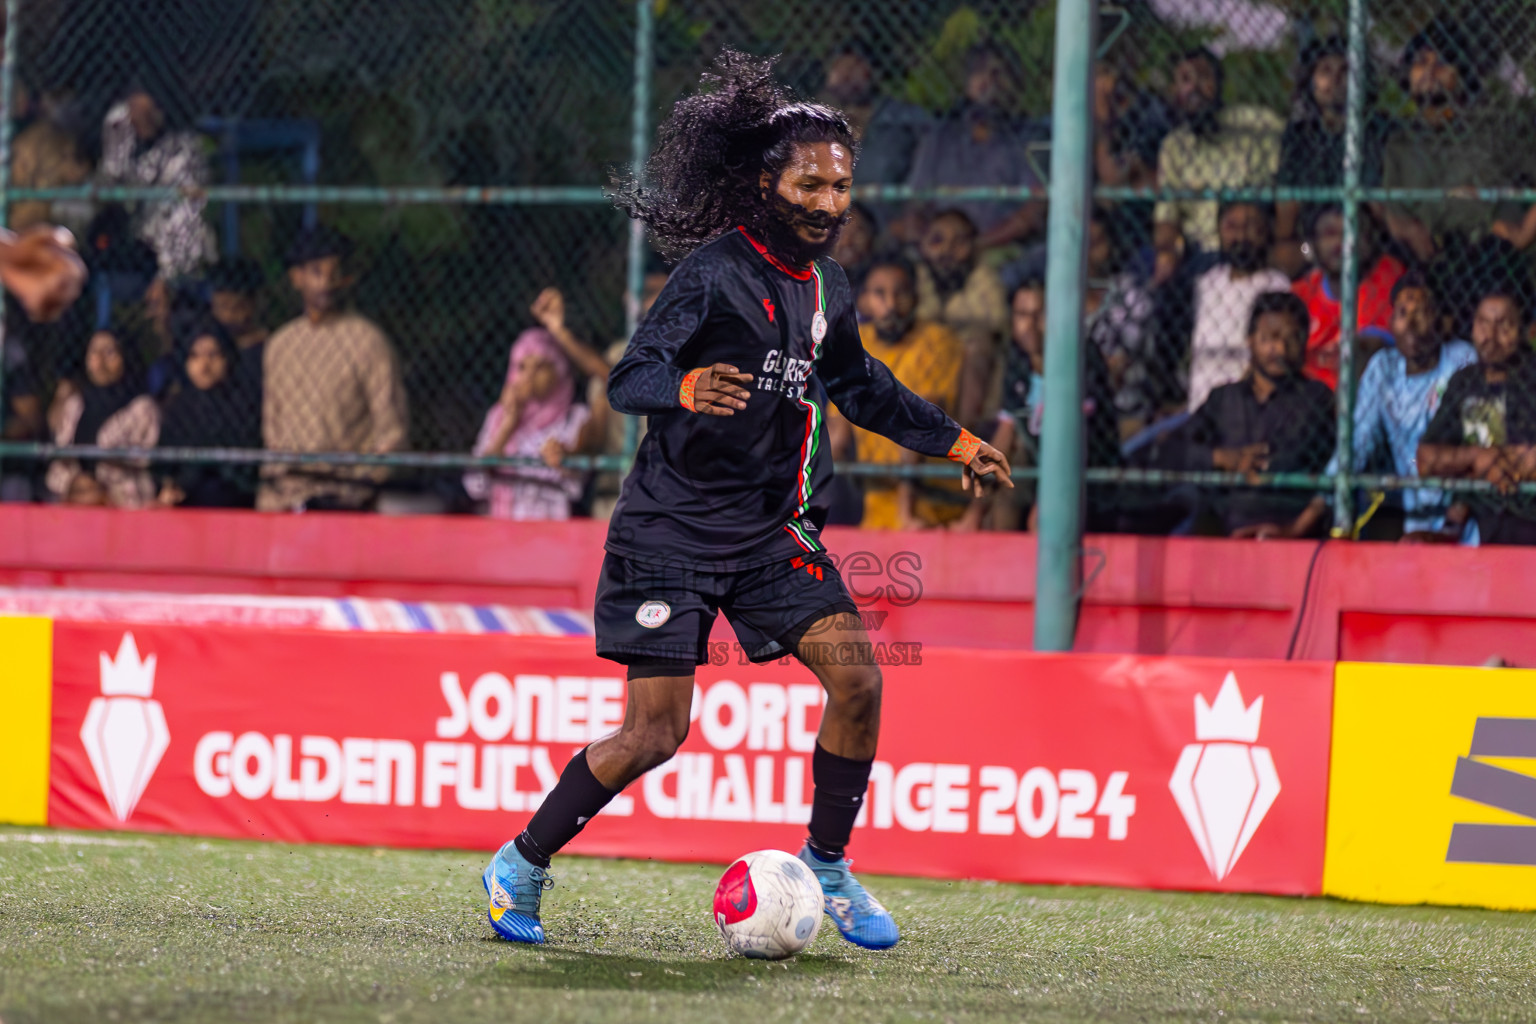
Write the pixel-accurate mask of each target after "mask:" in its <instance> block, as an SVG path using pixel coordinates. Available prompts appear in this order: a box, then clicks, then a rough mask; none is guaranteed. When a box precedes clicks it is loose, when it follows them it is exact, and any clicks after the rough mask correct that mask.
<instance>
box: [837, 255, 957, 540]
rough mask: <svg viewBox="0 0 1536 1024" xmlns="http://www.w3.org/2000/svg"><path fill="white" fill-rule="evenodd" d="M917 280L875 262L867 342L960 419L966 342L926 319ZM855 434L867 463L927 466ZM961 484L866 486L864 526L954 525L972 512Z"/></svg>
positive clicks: (872, 482) (890, 444) (876, 481)
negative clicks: (959, 396)
mask: <svg viewBox="0 0 1536 1024" xmlns="http://www.w3.org/2000/svg"><path fill="white" fill-rule="evenodd" d="M916 277H917V275H916V272H915V271H914V269H913V267H912V264H911V263H909V262H908V261H907V260H906V258H905V257H902V256H897V255H882V256H878V257H876V258H875V261H874V263H873V264H872V265H871V266H870V268H869V276H868V277H866V278H865V280H864V292H863V294H862V295H860V297H859V301H860V303H861V304H863V306H864V309H865V312H866V313H867V314H868V316H869V318H870V322H869V323H866V324H865V325H864V326H862V327H860V328H859V339H860V340H861V341H862V342H863V343H864V350H865V351H866V352H868V353H869V354H870V355H871V356H872V357H874V358H875V359H878V360H880V361H881V362H882V363H884V364H885V365H886V366H888V367H890V369H891V372H892V373H893V374H895V376H896V379H897V380H899V381H901V382H902V383H903V384H905V385H906V386H907V387H908V388H911V389H912V390H913V391H914V392H916V393H917V394H919V395H921V396H922V397H924V398H926V399H927V400H928V401H930V402H933V403H934V404H935V405H939V406H942V407H943V408H944V409H945V410H946V411H949V412H953V410H954V408H955V398H956V392H957V391H958V390H959V387H960V360H961V343H960V339H959V338H957V337H955V335H954V334H953V333H951V332H950V331H949V329H948V328H946V327H944V326H943V325H942V324H937V323H933V322H931V321H925V320H921V319H919V318H918V316H917V293H916V287H915V282H916ZM834 415H836V414H835V412H834ZM830 419H831V417H829V420H830ZM828 429H829V430H830V429H831V428H830V427H829V428H828ZM839 429H841V428H839ZM853 433H854V438H855V442H854V443H855V445H856V447H857V449H858V456H859V461H860V462H876V463H881V464H884V465H917V464H918V463H920V462H922V460H923V457H922V456H921V455H918V454H917V453H915V452H909V451H907V450H906V449H905V448H903V447H901V446H900V445H898V444H897V443H896V442H894V441H891V440H889V439H887V438H884V437H881V436H880V435H879V434H875V433H872V432H870V431H867V430H864V429H862V428H859V427H854V428H853ZM959 484H960V481H959V480H958V479H955V480H952V481H951V480H943V481H937V480H935V481H927V480H925V481H921V482H918V481H914V480H912V479H911V478H903V479H900V480H895V479H890V478H866V480H865V490H864V520H863V523H862V525H863V527H864V528H865V529H867V530H912V529H919V528H922V527H928V526H939V525H942V524H944V523H948V522H952V521H954V520H956V519H958V518H960V516H961V515H962V514H963V513H964V512H965V508H966V496H965V493H964V492H963V491H961V490H960V486H959Z"/></svg>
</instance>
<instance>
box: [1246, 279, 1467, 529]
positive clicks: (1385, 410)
mask: <svg viewBox="0 0 1536 1024" xmlns="http://www.w3.org/2000/svg"><path fill="white" fill-rule="evenodd" d="M1391 297H1392V333H1393V335H1394V336H1395V337H1396V339H1397V345H1396V347H1395V348H1384V349H1382V350H1381V351H1379V352H1377V353H1376V354H1375V355H1373V356H1372V357H1371V361H1370V364H1369V365H1368V366H1366V368H1365V374H1364V376H1362V377H1361V378H1360V387H1359V388H1358V389H1357V390H1356V393H1355V411H1354V419H1355V431H1354V472H1356V473H1363V472H1365V471H1366V470H1367V469H1368V468H1369V467H1370V465H1371V462H1372V459H1373V457H1374V456H1375V454H1376V452H1377V450H1378V449H1379V448H1380V447H1381V446H1382V443H1383V442H1385V443H1386V447H1387V451H1388V454H1389V455H1390V456H1391V459H1392V472H1393V473H1395V474H1396V475H1398V476H1418V475H1419V464H1418V452H1419V440H1420V439H1421V438H1422V437H1423V436H1424V431H1425V428H1427V427H1428V426H1429V421H1430V419H1431V418H1432V417H1433V416H1434V415H1435V413H1436V412H1438V411H1439V409H1440V404H1441V398H1442V396H1444V395H1445V393H1446V389H1447V387H1448V386H1449V384H1450V380H1451V377H1452V376H1453V375H1454V374H1455V373H1456V372H1457V371H1458V370H1460V369H1461V368H1462V367H1464V366H1470V365H1472V364H1473V363H1476V362H1477V351H1476V350H1475V349H1474V348H1473V347H1472V346H1471V345H1469V344H1467V343H1466V342H1465V341H1447V342H1443V343H1442V341H1441V339H1440V320H1441V316H1440V309H1439V305H1438V302H1437V301H1436V298H1435V293H1434V290H1433V289H1432V288H1431V287H1430V285H1429V281H1428V279H1427V278H1425V277H1424V275H1423V274H1420V273H1418V272H1417V271H1410V272H1408V273H1406V274H1404V275H1403V276H1401V277H1399V278H1398V280H1397V282H1396V283H1395V284H1394V285H1393V287H1392V296H1391ZM1315 326H1316V325H1315V324H1314V327H1315ZM1337 469H1338V457H1337V456H1335V457H1334V459H1333V460H1332V461H1330V462H1329V463H1328V470H1327V472H1328V473H1330V474H1332V473H1335V472H1337ZM1402 503H1403V513H1404V518H1403V535H1404V539H1407V540H1438V539H1453V538H1448V537H1446V535H1445V534H1444V530H1445V528H1446V527H1445V513H1446V509H1447V507H1448V506H1449V505H1450V499H1449V497H1448V496H1447V495H1445V494H1444V493H1443V492H1442V491H1439V490H1436V489H1434V488H1429V487H1420V488H1417V489H1411V490H1407V491H1404V492H1403V494H1402ZM1326 512H1327V498H1325V497H1318V498H1314V499H1313V501H1312V504H1311V505H1309V506H1308V507H1307V511H1305V512H1303V513H1302V514H1301V516H1299V517H1298V518H1297V520H1296V522H1295V523H1293V524H1292V525H1291V527H1290V528H1289V529H1286V530H1281V531H1279V532H1278V533H1277V535H1279V536H1290V537H1304V536H1307V535H1309V534H1311V533H1313V532H1315V530H1316V528H1317V527H1318V526H1319V525H1321V524H1322V521H1323V516H1324V515H1325V514H1326ZM1456 532H1457V533H1459V532H1460V531H1459V530H1458V531H1456Z"/></svg>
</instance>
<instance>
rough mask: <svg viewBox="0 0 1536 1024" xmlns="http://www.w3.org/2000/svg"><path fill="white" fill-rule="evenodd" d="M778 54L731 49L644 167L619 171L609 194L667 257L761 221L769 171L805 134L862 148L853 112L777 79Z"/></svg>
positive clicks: (678, 109) (670, 123) (662, 132)
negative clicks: (803, 95)
mask: <svg viewBox="0 0 1536 1024" xmlns="http://www.w3.org/2000/svg"><path fill="white" fill-rule="evenodd" d="M777 63H778V58H777V57H753V56H751V55H749V54H745V53H740V52H738V51H736V50H724V51H722V52H721V54H720V56H719V57H717V58H716V59H715V61H714V64H713V66H712V68H711V70H710V71H708V72H706V73H705V74H704V75H703V76H701V77H700V79H699V90H698V92H696V93H694V94H692V95H690V96H685V97H683V98H682V99H680V100H678V101H677V103H676V104H675V105H674V106H673V108H672V113H671V115H670V116H668V118H667V119H666V120H665V121H663V122H662V123H661V125H660V126H659V127H658V128H657V129H656V142H655V146H654V148H653V149H652V151H651V157H650V160H649V161H647V162H646V165H645V175H644V177H643V179H642V180H640V181H636V180H635V179H634V177H633V176H631V175H627V174H615V175H614V178H613V188H612V190H611V191H610V195H611V196H612V198H613V201H614V203H615V204H616V205H618V206H619V208H620V209H622V210H624V211H625V212H626V213H628V214H629V215H630V216H631V217H634V218H636V219H638V220H642V221H644V222H645V223H646V224H647V225H649V226H650V229H651V234H652V238H653V241H654V244H655V246H656V249H657V251H659V252H660V253H661V254H662V256H664V257H665V258H667V259H668V260H672V261H675V260H678V259H681V258H682V257H684V256H686V255H687V254H688V253H690V252H692V251H693V250H694V249H696V248H698V247H699V246H700V245H702V244H704V243H705V242H708V241H709V240H711V239H713V238H715V237H716V236H718V235H720V234H721V233H722V232H725V231H729V230H731V229H732V228H734V227H735V226H736V225H738V224H745V225H748V226H754V225H761V224H762V223H763V221H764V218H765V217H767V216H769V214H770V211H771V209H772V207H771V205H770V204H769V203H767V202H765V201H764V199H763V197H762V192H761V188H760V186H759V179H760V177H761V174H762V172H763V171H767V172H768V174H769V175H770V176H771V177H773V178H777V177H778V175H779V174H780V172H782V171H783V169H784V167H785V165H786V164H787V163H788V162H789V159H790V156H791V154H792V152H793V149H794V144H795V143H797V142H801V143H803V142H836V143H838V144H840V145H843V146H846V147H847V148H848V151H849V153H851V154H854V156H855V158H856V157H857V152H858V146H857V142H856V140H855V138H854V135H853V130H852V129H851V128H850V127H849V125H848V120H847V118H845V117H844V116H843V115H842V114H841V113H840V112H838V111H836V110H833V109H832V108H831V107H825V106H822V105H820V104H817V103H803V102H798V101H796V100H795V98H794V96H793V94H792V93H790V91H789V90H788V89H787V88H785V87H784V86H783V85H781V84H780V83H779V82H778V80H777V79H775V78H774V75H773V68H774V65H775V64H777Z"/></svg>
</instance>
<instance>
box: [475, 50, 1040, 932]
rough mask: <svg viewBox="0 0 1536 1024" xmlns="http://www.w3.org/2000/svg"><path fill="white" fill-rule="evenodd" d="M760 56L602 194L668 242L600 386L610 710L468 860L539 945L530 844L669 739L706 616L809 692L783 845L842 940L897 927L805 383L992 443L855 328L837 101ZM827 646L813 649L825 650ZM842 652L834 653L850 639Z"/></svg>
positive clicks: (994, 460) (539, 870)
mask: <svg viewBox="0 0 1536 1024" xmlns="http://www.w3.org/2000/svg"><path fill="white" fill-rule="evenodd" d="M773 63H774V62H773V61H772V60H761V59H756V58H752V57H748V56H745V55H742V54H739V53H733V52H730V51H727V52H726V53H724V54H723V55H722V56H721V57H720V58H719V60H718V61H717V62H716V65H715V69H714V71H713V73H711V74H707V75H705V76H704V79H703V82H702V87H701V89H700V90H699V92H697V93H696V94H694V95H692V96H689V97H686V98H684V99H682V100H680V101H679V102H678V104H677V105H676V106H675V107H674V108H673V110H672V114H671V116H670V117H669V118H668V119H667V121H666V122H665V123H663V124H662V125H661V126H660V128H659V129H658V131H657V139H656V146H655V150H654V155H653V156H652V157H651V160H650V163H649V164H648V166H647V173H646V178H645V180H644V181H620V182H619V183H618V186H617V189H616V196H615V198H616V200H617V202H618V203H619V205H620V206H622V207H623V208H624V209H625V210H626V211H628V213H629V214H630V215H631V216H633V217H637V218H639V219H640V220H643V221H644V222H645V223H646V224H647V225H649V226H650V229H651V232H652V235H653V239H654V241H655V244H656V246H657V248H658V249H659V250H660V251H661V252H662V253H663V254H664V255H666V256H668V257H669V258H672V259H680V262H679V263H678V264H677V267H676V269H675V270H674V271H673V273H672V276H671V277H670V278H669V279H668V281H667V284H666V286H665V287H664V288H663V289H662V292H661V295H660V297H659V298H658V299H657V302H656V305H655V307H654V308H653V309H652V310H651V312H650V314H649V315H648V316H647V317H646V319H645V320H644V322H642V323H641V325H640V327H639V329H638V330H637V331H636V333H635V336H634V339H633V340H632V341H631V343H630V346H629V350H628V351H627V352H626V353H625V355H624V357H623V358H622V359H621V360H620V361H619V363H618V364H617V365H616V366H615V367H614V368H613V372H612V373H611V374H610V376H609V379H608V397H609V401H610V402H611V404H612V406H613V408H614V409H615V410H617V411H619V412H622V413H628V414H631V415H644V416H648V417H649V430H648V431H647V433H646V436H645V440H644V442H643V443H642V444H641V447H640V450H639V452H638V453H637V454H636V458H635V466H634V470H633V472H631V474H630V475H629V477H628V478H627V479H626V480H625V482H624V488H623V492H622V494H621V495H620V498H619V504H618V507H617V508H616V509H615V510H614V513H613V517H612V519H611V520H610V523H609V528H608V540H607V543H606V545H605V546H606V549H607V556H606V558H605V559H604V562H603V568H602V578H601V580H600V581H599V584H598V589H597V602H596V611H595V614H594V619H595V621H596V625H597V653H598V654H599V655H601V656H603V657H605V658H609V659H611V660H613V661H617V662H619V663H620V664H623V665H625V666H626V667H627V675H628V680H629V691H628V706H627V707H626V709H625V714H624V724H623V725H622V726H621V727H620V728H619V730H618V731H617V732H615V733H612V734H610V735H608V736H605V737H603V738H602V739H600V740H597V741H596V742H594V743H592V744H591V745H590V746H588V747H586V748H585V749H584V750H582V751H579V752H578V753H577V754H576V756H575V757H573V758H572V759H571V761H570V763H569V764H568V765H567V766H566V768H565V770H564V772H563V773H562V774H561V776H560V781H559V783H558V784H556V786H555V788H554V789H553V790H551V791H550V793H549V795H548V796H547V797H545V799H544V801H543V803H542V804H541V805H540V806H539V809H538V811H537V812H536V813H535V814H534V815H533V818H532V820H530V821H529V822H528V825H527V827H526V828H525V829H524V830H523V831H522V832H521V833H520V834H519V835H518V836H517V837H516V838H515V839H514V840H512V841H511V842H509V843H507V844H506V845H505V846H503V847H502V848H501V850H500V851H499V852H498V853H497V854H496V856H495V857H494V858H493V859H492V860H491V863H490V865H489V866H487V867H486V869H485V874H484V879H483V880H484V883H485V888H486V891H487V893H488V895H489V897H490V913H489V916H490V920H491V924H492V926H493V927H494V928H495V930H496V932H497V934H498V935H500V936H502V937H503V938H506V939H510V940H513V941H516V942H535V943H537V942H543V941H544V928H543V925H542V923H541V922H540V919H539V903H540V897H541V895H542V893H543V890H544V889H545V888H547V887H549V886H550V885H551V884H552V883H551V882H550V880H549V874H548V868H549V858H550V856H551V855H553V854H554V853H555V852H556V851H558V850H559V849H560V848H561V847H563V846H565V845H566V843H568V842H570V840H571V839H572V838H573V837H574V836H575V835H576V834H577V833H578V832H580V831H581V829H582V827H583V826H584V825H585V824H586V823H587V822H588V821H590V820H591V819H592V817H593V816H594V815H596V814H597V813H598V812H599V811H601V810H602V809H603V807H604V806H606V805H607V804H608V802H609V801H610V800H612V799H613V798H614V796H616V795H617V794H618V793H619V791H620V790H622V789H623V788H624V787H625V786H627V785H628V784H629V783H631V782H633V781H634V780H635V779H637V778H639V777H640V776H641V775H643V774H644V773H645V772H646V771H648V770H650V769H651V768H654V767H656V766H657V765H660V764H661V763H663V762H664V761H666V760H667V759H668V758H670V757H671V756H672V754H673V752H674V751H676V750H677V747H678V745H679V744H680V743H681V742H682V741H683V738H684V737H685V736H686V735H687V733H688V720H689V707H690V704H691V702H692V697H693V688H694V687H693V676H694V669H695V667H696V666H697V665H701V664H705V663H706V662H707V661H708V660H709V658H708V650H707V641H708V638H709V633H710V627H711V626H712V625H713V623H714V620H715V616H716V615H717V614H718V612H719V611H721V610H723V611H724V612H725V614H726V617H727V618H728V619H729V620H730V622H731V625H732V626H733V628H734V629H735V632H736V636H737V639H738V641H739V642H740V644H741V645H742V647H743V650H744V652H745V653H746V654H747V655H748V657H750V658H751V660H753V661H755V662H762V661H770V660H776V659H779V658H782V657H784V656H785V655H786V654H794V655H795V656H796V657H797V658H799V659H800V660H801V661H802V662H803V663H804V664H805V665H806V666H807V667H809V668H810V669H811V671H813V672H814V673H815V674H816V676H817V678H818V679H819V680H820V682H821V684H822V686H823V687H824V688H825V689H826V692H827V702H826V706H825V712H824V714H823V716H822V722H821V728H820V731H819V733H818V735H817V741H816V748H815V752H814V754H813V757H812V762H811V772H812V778H813V780H814V783H815V795H814V797H813V799H812V807H811V820H810V827H809V838H808V839H807V841H806V843H805V846H804V847H803V848H802V850H801V851H800V859H801V860H802V861H803V862H804V863H805V864H806V866H807V867H808V868H810V870H811V871H813V872H814V873H815V875H816V877H817V879H818V880H819V881H820V883H821V887H822V892H823V894H824V895H825V899H826V902H825V907H826V911H827V913H828V914H829V915H830V916H831V917H832V919H833V921H834V922H835V923H836V924H837V927H838V929H839V931H841V933H842V934H843V937H844V938H846V939H848V940H849V941H851V942H854V943H857V944H858V945H861V946H865V947H869V948H877V949H879V948H886V947H889V946H891V945H894V944H895V942H896V940H897V938H898V932H897V928H896V923H895V921H894V920H892V918H891V915H890V914H889V913H888V912H887V911H886V909H885V908H884V907H883V906H881V905H880V903H879V902H878V901H877V900H875V899H874V897H872V896H870V895H869V893H868V892H867V891H866V890H865V889H864V887H863V886H862V885H860V884H859V883H858V881H856V880H855V879H854V877H853V875H852V874H851V873H850V872H849V870H848V860H847V858H846V857H845V856H844V850H845V847H846V846H847V843H848V839H849V835H850V833H851V831H852V828H853V823H854V819H855V818H856V817H857V816H858V812H859V808H860V806H861V805H862V803H863V799H864V792H865V790H866V789H867V788H868V785H869V774H870V767H871V765H872V764H873V761H874V756H875V743H876V739H877V736H878V734H879V726H880V699H881V681H880V670H879V668H878V666H877V665H876V664H875V661H874V657H873V652H872V645H871V644H870V642H869V638H868V636H867V635H866V634H865V632H864V629H863V627H862V625H861V624H860V621H859V617H858V615H857V612H856V608H855V606H854V603H853V600H852V599H851V598H850V596H849V594H848V590H847V588H846V587H844V585H843V582H842V580H841V578H840V577H839V576H838V573H837V570H836V568H835V566H834V565H833V564H832V562H831V560H830V559H829V558H828V557H827V554H826V549H825V547H824V546H823V545H822V543H821V541H820V539H819V534H820V527H821V524H822V523H823V522H825V518H826V512H827V501H828V490H829V484H830V483H831V477H832V465H831V459H830V457H829V455H828V454H827V448H828V440H827V429H826V425H825V408H826V404H827V400H828V397H829V396H830V397H831V398H832V399H833V400H835V401H836V403H837V406H838V408H839V409H840V410H841V411H842V413H843V415H844V416H846V417H847V418H848V419H849V420H850V421H852V422H853V423H855V424H857V425H859V426H862V427H864V428H866V429H869V430H874V431H876V432H878V433H881V434H884V435H885V436H886V437H889V438H891V439H892V440H894V441H896V442H897V443H898V444H901V445H903V446H905V447H907V448H911V449H913V450H914V451H918V452H921V453H922V454H925V455H933V456H940V455H947V456H948V457H949V458H951V459H953V460H955V461H957V462H961V463H963V464H964V466H965V468H964V469H963V470H962V475H963V477H964V482H965V484H966V485H967V486H968V487H974V488H976V489H978V490H979V489H980V487H981V486H982V484H981V478H983V477H990V478H991V481H989V482H997V483H1001V484H1005V485H1007V486H1010V487H1011V486H1012V484H1011V482H1009V479H1008V477H1009V472H1010V470H1009V466H1008V461H1007V459H1006V458H1004V457H1003V456H1002V454H1001V453H999V452H998V451H997V450H996V449H995V448H992V447H991V446H990V445H988V444H985V443H984V442H982V441H980V440H979V439H978V438H976V437H975V436H973V435H972V434H970V433H969V432H967V431H965V430H962V429H961V428H960V426H959V425H958V424H956V423H955V422H954V421H953V420H951V419H950V418H949V417H948V416H947V415H945V413H944V411H943V410H942V409H939V408H938V407H937V406H934V405H931V404H930V403H928V402H926V401H924V400H923V399H921V398H919V397H917V396H916V395H914V394H913V393H912V392H911V391H909V390H907V389H906V388H905V387H903V386H902V385H901V384H900V383H898V382H897V381H896V379H895V377H894V376H893V375H892V374H891V372H890V370H889V369H887V368H886V367H885V366H884V365H883V364H881V363H880V362H878V361H877V360H875V359H872V358H870V357H869V356H867V355H866V354H865V352H864V349H863V348H862V346H861V345H860V343H859V329H858V323H857V320H856V319H855V314H854V304H853V296H852V294H851V290H850V288H849V287H848V282H847V279H846V277H845V276H844V274H843V271H842V269H841V268H839V267H838V265H837V264H836V263H835V262H833V261H832V260H831V259H829V258H827V256H828V254H829V253H830V252H831V251H832V248H833V246H834V245H835V244H836V242H837V237H838V230H839V228H840V227H841V225H842V224H843V222H844V220H845V218H846V215H847V211H848V204H849V199H850V196H849V189H850V187H851V186H852V183H853V164H854V157H855V150H856V145H855V141H854V137H853V133H852V131H850V129H849V126H848V122H847V120H846V119H845V118H844V117H843V115H842V114H840V113H838V112H837V111H835V110H832V109H830V108H828V107H824V106H819V105H816V104H810V103H798V102H794V101H793V99H792V98H791V97H790V96H789V95H788V94H787V93H786V91H785V90H784V89H783V88H782V87H781V86H780V85H779V84H778V83H777V82H776V81H775V80H774V77H773ZM834 652H835V653H834ZM850 655H851V656H850Z"/></svg>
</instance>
